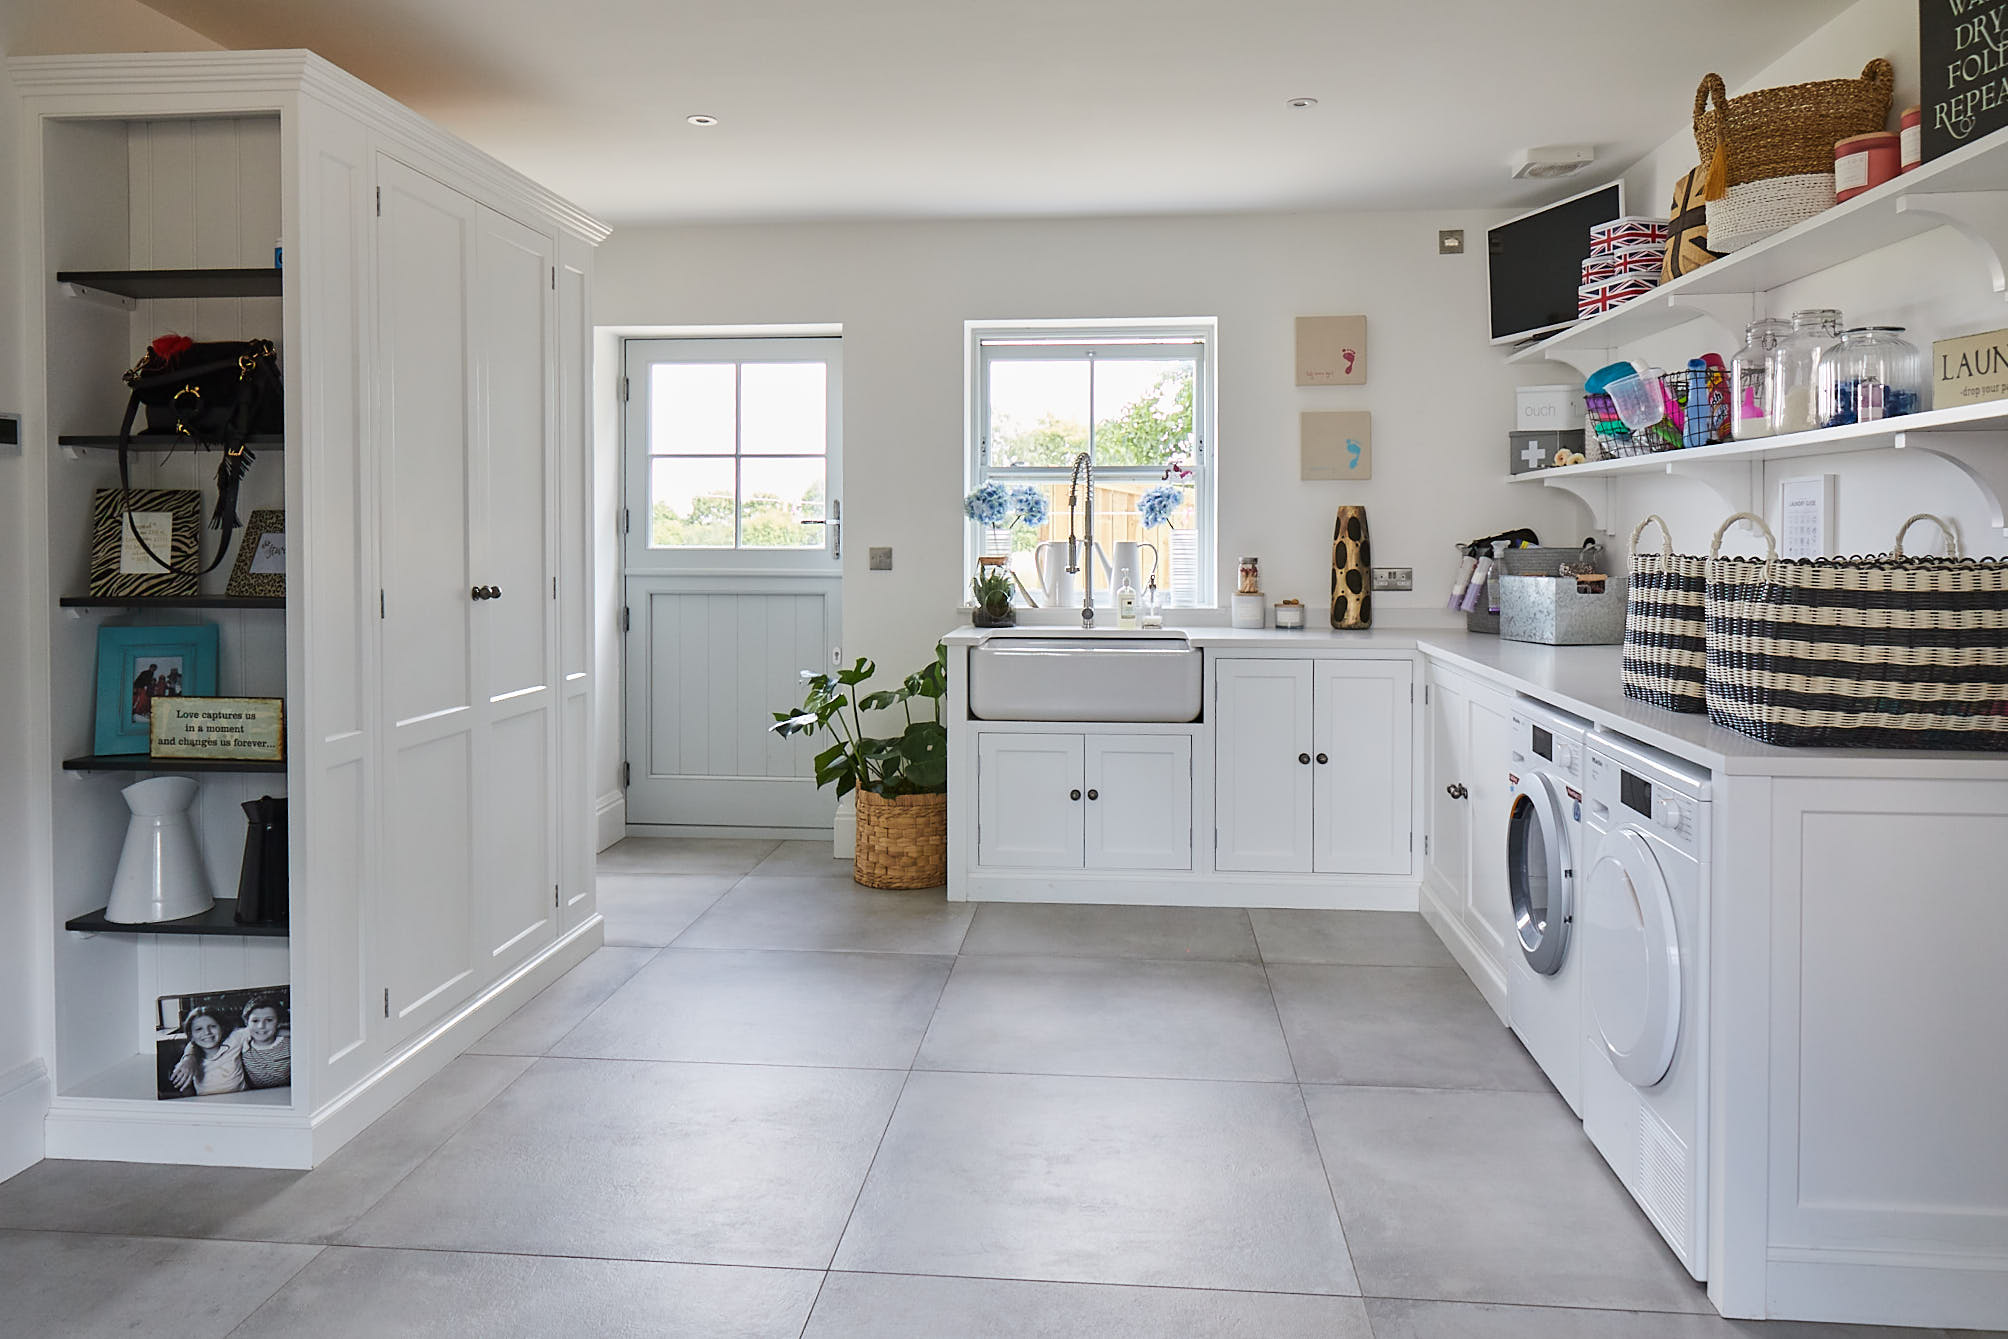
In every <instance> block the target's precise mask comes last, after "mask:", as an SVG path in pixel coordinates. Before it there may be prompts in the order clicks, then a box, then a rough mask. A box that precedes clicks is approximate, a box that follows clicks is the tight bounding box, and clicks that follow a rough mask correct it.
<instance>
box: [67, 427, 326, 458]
mask: <svg viewBox="0 0 2008 1339" xmlns="http://www.w3.org/2000/svg"><path fill="white" fill-rule="evenodd" d="M118 444H119V436H118V434H117V433H112V434H110V435H109V436H106V435H104V434H101V433H90V434H84V435H79V434H67V435H65V436H61V437H58V438H56V445H57V446H78V447H86V448H90V449H94V450H99V449H106V448H112V449H116V448H117V446H118ZM244 445H246V446H250V447H256V448H257V449H258V450H260V451H283V450H285V449H286V439H285V438H284V437H283V436H281V435H280V434H278V433H276V432H261V433H255V434H253V435H252V436H250V437H246V438H245V439H244ZM127 449H128V450H130V451H132V452H134V453H136V454H137V453H141V452H154V453H157V454H165V453H167V452H169V451H213V450H215V448H214V447H207V446H203V445H202V444H201V443H200V442H193V441H190V440H189V439H188V438H186V437H182V436H180V435H178V434H174V433H165V432H155V433H139V434H135V435H134V437H133V439H132V443H131V445H130V446H129V447H128V448H127Z"/></svg>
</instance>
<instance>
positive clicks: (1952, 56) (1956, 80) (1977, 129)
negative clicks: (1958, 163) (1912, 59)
mask: <svg viewBox="0 0 2008 1339" xmlns="http://www.w3.org/2000/svg"><path fill="white" fill-rule="evenodd" d="M1918 58H1919V66H1920V72H1921V76H1922V77H1921V80H1920V83H1921V87H1920V89H1919V99H1918V101H1919V107H1920V112H1921V114H1922V116H1923V125H1922V127H1921V129H1922V130H1923V133H1924V144H1923V151H1924V161H1925V162H1927V163H1928V162H1930V161H1931V160H1932V159H1934V158H1941V157H1943V156H1944V155H1946V154H1948V153H1951V152H1952V151H1953V150H1954V149H1957V148H1958V147H1959V146H1960V145H1962V144H1971V143H1972V142H1973V141H1974V140H1976V139H1979V138H1980V137H1981V136H1982V135H1985V134H1987V133H1988V132H1989V131H1990V130H1998V129H2000V128H2001V127H2002V126H2004V125H2008V0H1919V3H1918Z"/></svg>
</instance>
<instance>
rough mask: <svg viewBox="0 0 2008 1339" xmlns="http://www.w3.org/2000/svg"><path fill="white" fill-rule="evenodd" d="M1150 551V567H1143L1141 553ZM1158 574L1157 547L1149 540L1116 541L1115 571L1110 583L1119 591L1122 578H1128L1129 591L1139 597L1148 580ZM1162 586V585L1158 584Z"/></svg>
mask: <svg viewBox="0 0 2008 1339" xmlns="http://www.w3.org/2000/svg"><path fill="white" fill-rule="evenodd" d="M1145 549H1149V550H1150V566H1148V567H1145V566H1144V565H1143V551H1144V550H1145ZM1157 574H1158V571H1157V545H1155V544H1153V543H1151V542H1150V541H1149V540H1135V539H1119V540H1117V541H1116V571H1115V575H1114V576H1113V577H1111V578H1110V583H1111V584H1112V585H1113V586H1114V587H1116V588H1118V589H1120V588H1121V586H1122V584H1123V578H1124V577H1128V578H1129V583H1130V587H1131V589H1133V590H1135V591H1136V592H1137V593H1138V594H1139V595H1141V594H1142V593H1143V590H1144V587H1146V586H1148V585H1149V584H1150V579H1151V578H1152V577H1154V576H1156V575H1157ZM1159 584H1163V583H1159Z"/></svg>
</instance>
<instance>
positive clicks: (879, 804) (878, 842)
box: [851, 790, 948, 888]
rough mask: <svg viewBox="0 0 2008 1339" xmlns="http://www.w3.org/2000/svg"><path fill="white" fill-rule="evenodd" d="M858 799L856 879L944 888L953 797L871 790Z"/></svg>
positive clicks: (886, 885) (874, 883)
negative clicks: (949, 804)
mask: <svg viewBox="0 0 2008 1339" xmlns="http://www.w3.org/2000/svg"><path fill="white" fill-rule="evenodd" d="M856 794H857V797H858V849H857V857H856V859H855V860H854V861H853V863H852V873H851V877H852V878H854V879H856V880H857V881H858V882H859V883H861V884H863V885H864V886H865V887H867V888H939V887H941V886H942V885H943V884H945V883H947V882H948V797H947V796H946V795H900V796H895V797H894V798H892V799H887V798H886V797H885V796H883V795H878V794H874V793H873V792H871V791H868V790H860V791H857V792H856Z"/></svg>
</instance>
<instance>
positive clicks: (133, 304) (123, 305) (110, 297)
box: [58, 284, 139, 312]
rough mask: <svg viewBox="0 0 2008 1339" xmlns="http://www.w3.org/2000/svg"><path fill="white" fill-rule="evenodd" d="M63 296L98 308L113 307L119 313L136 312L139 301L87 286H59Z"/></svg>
mask: <svg viewBox="0 0 2008 1339" xmlns="http://www.w3.org/2000/svg"><path fill="white" fill-rule="evenodd" d="M58 287H60V288H61V289H62V292H63V296H64V297H66V298H75V299H77V300H78V301H79V302H88V303H91V304H93V305H94V306H99V307H115V308H117V309H118V310H119V311H128V312H129V311H138V310H139V299H138V298H129V297H125V296H123V295H122V294H118V293H107V292H105V290H104V289H102V288H92V287H91V286H89V285H88V284H61V285H58Z"/></svg>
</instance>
